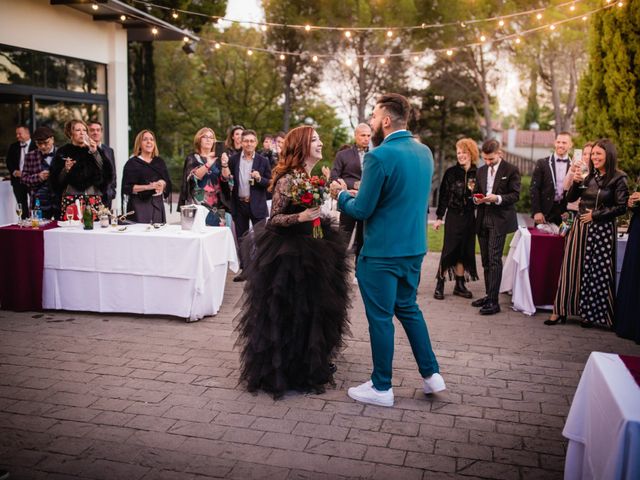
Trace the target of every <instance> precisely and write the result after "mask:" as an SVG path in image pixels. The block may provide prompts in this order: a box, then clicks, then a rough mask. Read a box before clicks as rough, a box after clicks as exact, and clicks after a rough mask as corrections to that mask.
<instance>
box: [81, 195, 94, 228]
mask: <svg viewBox="0 0 640 480" xmlns="http://www.w3.org/2000/svg"><path fill="white" fill-rule="evenodd" d="M84 204H85V207H84V212H82V222H83V223H84V229H85V230H93V212H92V211H91V206H90V205H89V200H88V199H87V200H85V203H84Z"/></svg>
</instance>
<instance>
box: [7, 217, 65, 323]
mask: <svg viewBox="0 0 640 480" xmlns="http://www.w3.org/2000/svg"><path fill="white" fill-rule="evenodd" d="M57 226H58V224H57V223H56V222H51V223H49V224H47V225H45V226H44V227H41V228H20V227H18V226H16V225H9V226H7V227H1V228H0V308H1V309H2V310H13V311H17V312H24V311H38V310H42V275H43V272H44V236H43V231H44V230H48V229H50V228H55V227H57Z"/></svg>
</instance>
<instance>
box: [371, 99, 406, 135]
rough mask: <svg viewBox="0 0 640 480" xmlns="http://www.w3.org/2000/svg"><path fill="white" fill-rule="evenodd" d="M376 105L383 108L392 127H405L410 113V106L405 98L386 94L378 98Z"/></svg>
mask: <svg viewBox="0 0 640 480" xmlns="http://www.w3.org/2000/svg"><path fill="white" fill-rule="evenodd" d="M376 105H380V108H384V110H385V111H386V112H387V114H388V115H389V117H391V123H392V124H393V125H394V126H396V127H397V126H406V125H407V121H408V120H409V113H411V105H410V104H409V100H407V99H406V97H404V96H402V95H400V94H399V93H386V94H384V95H381V96H380V97H378V101H377V102H376Z"/></svg>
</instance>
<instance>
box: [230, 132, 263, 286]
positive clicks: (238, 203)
mask: <svg viewBox="0 0 640 480" xmlns="http://www.w3.org/2000/svg"><path fill="white" fill-rule="evenodd" d="M257 145H258V135H257V134H256V132H255V131H253V130H244V131H243V132H242V151H241V152H240V153H236V154H235V155H232V156H231V157H230V158H229V169H230V171H231V175H233V179H234V187H233V189H232V191H231V215H232V216H233V221H234V222H235V226H236V238H237V239H238V244H240V242H241V238H242V236H243V235H244V234H245V232H247V230H249V222H251V223H252V224H253V225H255V224H257V223H258V222H260V221H262V220H264V219H265V218H267V217H268V216H269V211H268V210H267V187H268V186H269V182H270V181H271V165H270V164H269V160H267V159H266V158H265V157H263V156H261V155H258V154H257V153H256V146H257ZM246 260H247V259H243V258H242V256H241V257H240V267H241V268H244V262H245V261H246ZM243 280H244V275H243V274H242V273H240V274H239V275H237V276H236V277H235V278H234V279H233V281H234V282H241V281H243Z"/></svg>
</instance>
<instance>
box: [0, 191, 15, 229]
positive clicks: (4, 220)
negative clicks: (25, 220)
mask: <svg viewBox="0 0 640 480" xmlns="http://www.w3.org/2000/svg"><path fill="white" fill-rule="evenodd" d="M16 203H17V202H16V197H15V196H14V195H13V188H12V187H11V182H9V181H4V180H0V227H1V226H3V225H9V224H12V223H16V220H17V219H18V216H17V215H16Z"/></svg>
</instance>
